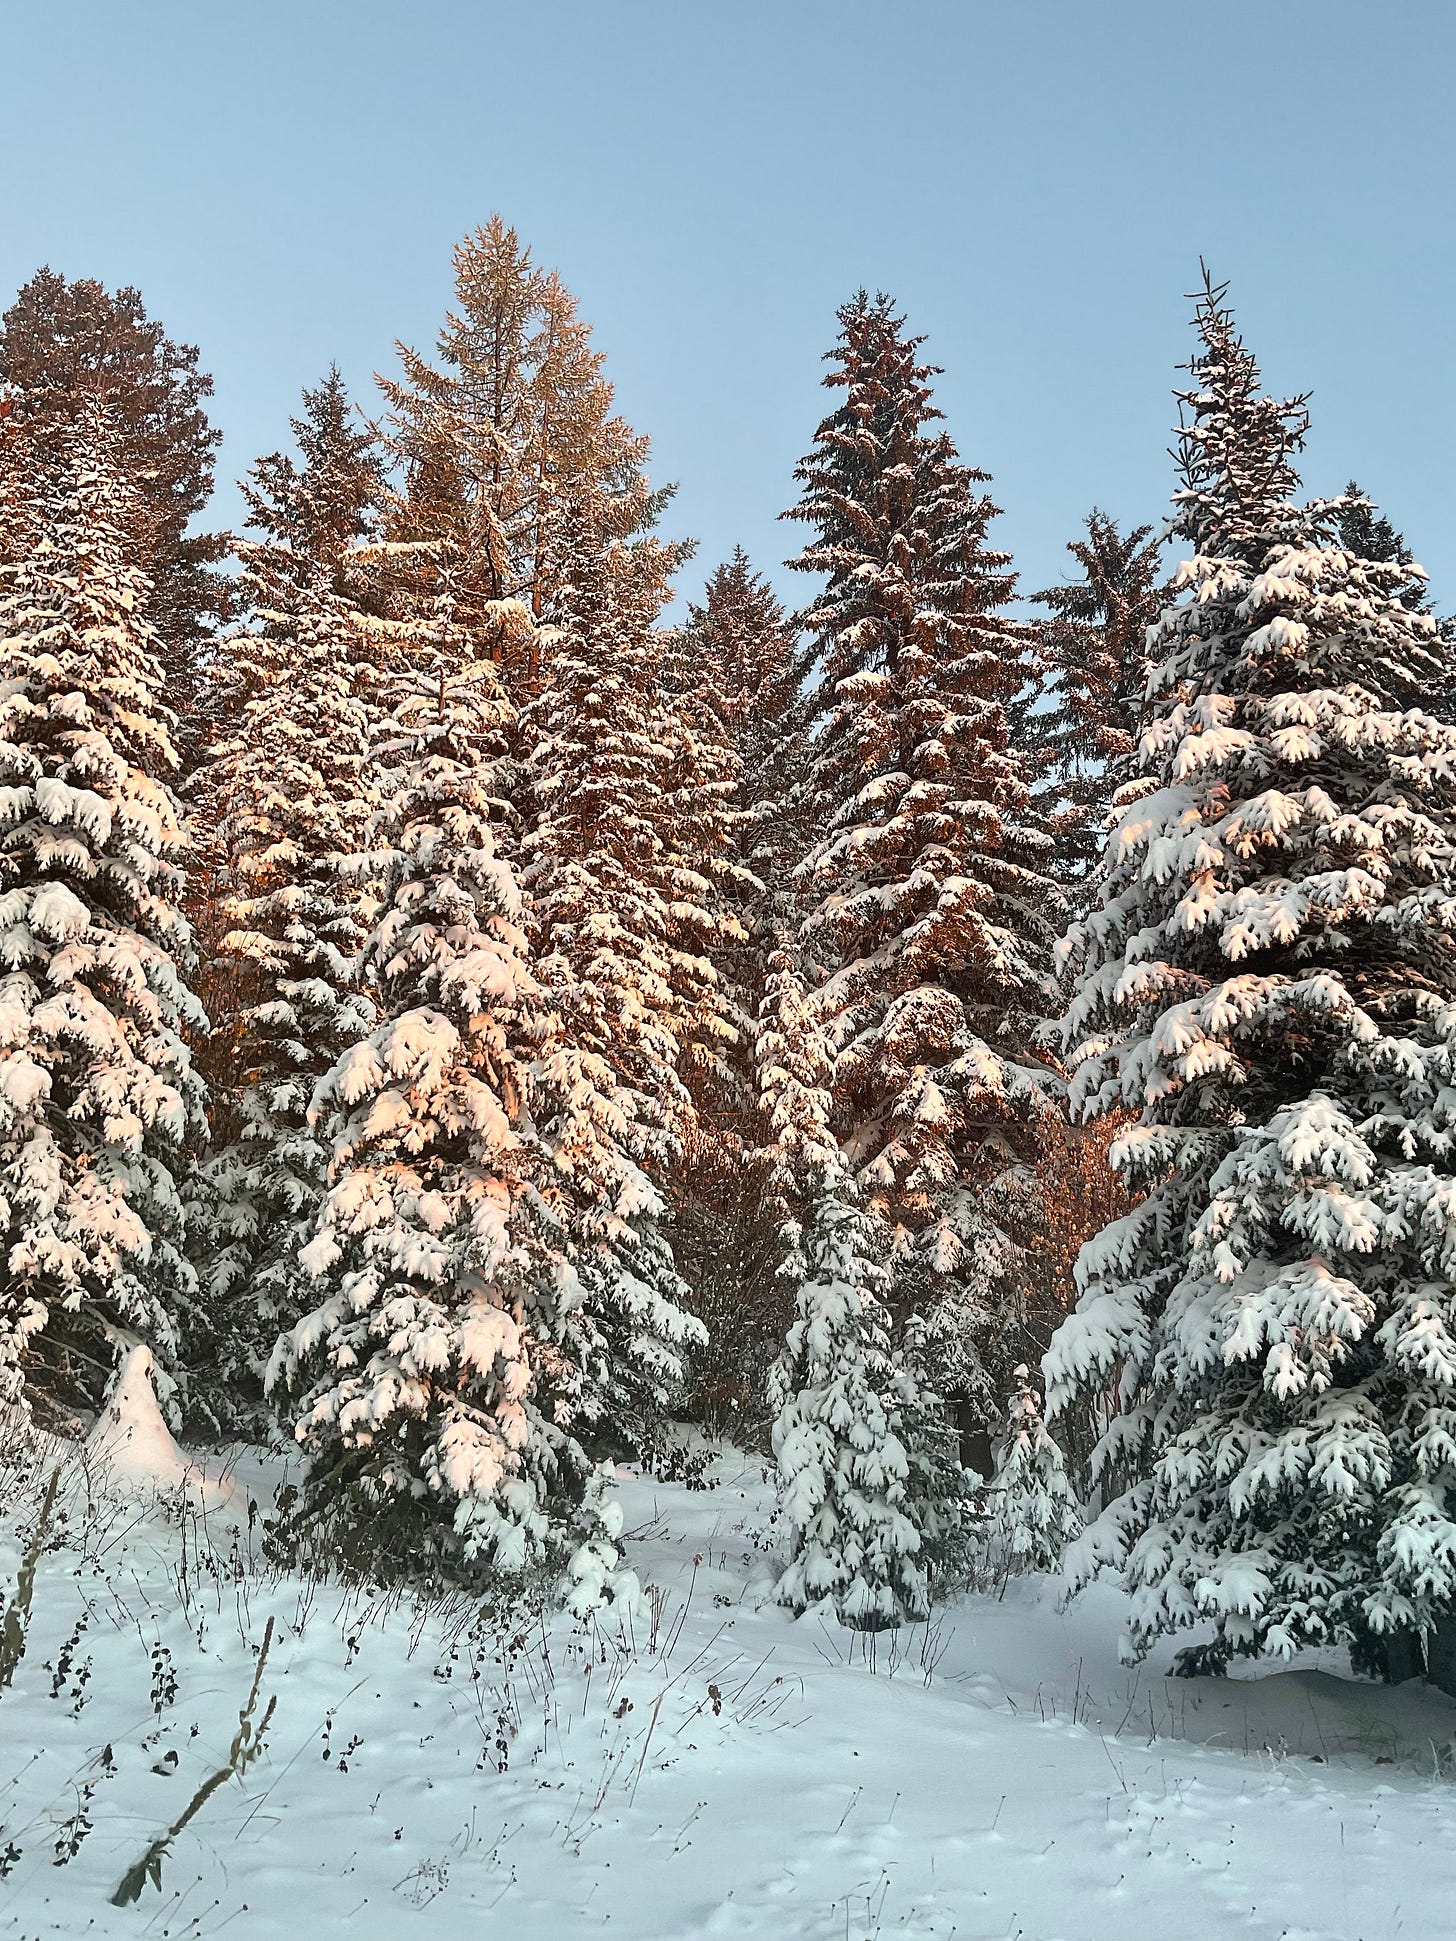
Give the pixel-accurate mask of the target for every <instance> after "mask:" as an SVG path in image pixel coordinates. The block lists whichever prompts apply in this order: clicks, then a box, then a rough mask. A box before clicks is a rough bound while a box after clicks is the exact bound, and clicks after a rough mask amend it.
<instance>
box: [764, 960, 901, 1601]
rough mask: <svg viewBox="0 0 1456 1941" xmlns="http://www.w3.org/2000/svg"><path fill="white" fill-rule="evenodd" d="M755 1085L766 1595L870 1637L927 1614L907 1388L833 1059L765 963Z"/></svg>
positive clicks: (782, 978) (786, 974) (802, 1008)
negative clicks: (841, 1122)
mask: <svg viewBox="0 0 1456 1941" xmlns="http://www.w3.org/2000/svg"><path fill="white" fill-rule="evenodd" d="M765 1010H766V1017H765V1025H764V1031H763V1032H762V1034H761V1036H760V1061H761V1067H762V1083H763V1088H764V1095H765V1102H766V1106H767V1111H768V1116H769V1121H770V1124H771V1125H772V1126H773V1128H774V1131H775V1134H776V1136H777V1139H778V1142H779V1150H780V1152H781V1154H782V1155H783V1158H782V1160H781V1168H782V1172H783V1175H784V1177H783V1181H782V1202H783V1205H784V1208H785V1224H784V1239H785V1266H786V1269H787V1270H788V1272H789V1273H790V1274H791V1275H792V1277H793V1279H794V1281H795V1283H796V1292H795V1304H794V1320H793V1323H792V1325H791V1326H790V1329H789V1333H788V1338H787V1340H786V1342H785V1344H784V1352H783V1355H782V1358H781V1360H780V1362H779V1364H778V1366H777V1368H776V1369H775V1370H774V1374H773V1380H772V1389H773V1396H774V1401H775V1405H776V1408H777V1416H776V1419H775V1422H774V1428H773V1450H774V1456H775V1458H776V1460H777V1463H778V1482H779V1503H780V1507H781V1509H782V1511H783V1517H784V1524H785V1528H786V1532H787V1541H788V1552H789V1556H788V1562H787V1565H786V1567H785V1569H784V1571H783V1573H782V1575H781V1576H780V1578H779V1580H778V1583H777V1585H776V1587H775V1591H774V1595H775V1597H776V1598H777V1600H778V1601H779V1603H781V1604H786V1605H787V1606H788V1607H789V1609H790V1610H792V1611H795V1612H803V1611H806V1610H808V1609H809V1608H810V1607H811V1606H814V1605H817V1604H819V1603H820V1602H822V1601H824V1600H826V1599H827V1600H829V1602H830V1603H831V1604H832V1606H833V1608H834V1610H835V1612H836V1614H837V1615H838V1617H839V1620H840V1622H841V1623H842V1624H845V1625H848V1626H849V1627H851V1628H852V1629H854V1630H860V1631H880V1630H885V1629H887V1628H889V1627H890V1626H893V1625H897V1624H901V1623H904V1622H905V1621H906V1620H907V1619H911V1620H913V1619H915V1618H921V1617H924V1616H925V1614H926V1612H927V1610H928V1609H929V1593H928V1590H927V1585H926V1576H925V1567H924V1563H923V1561H922V1559H921V1555H920V1552H921V1548H922V1543H921V1533H920V1530H919V1529H918V1528H917V1527H916V1523H915V1521H914V1520H913V1518H912V1515H911V1513H910V1484H911V1456H910V1452H909V1451H908V1450H907V1449H906V1446H905V1443H904V1441H903V1440H902V1438H901V1433H900V1428H901V1414H902V1408H903V1404H904V1401H905V1399H906V1398H905V1396H904V1394H903V1388H904V1385H905V1378H904V1377H903V1374H901V1373H900V1371H897V1370H896V1368H895V1366H894V1364H893V1362H892V1361H891V1358H890V1352H889V1317H888V1315H887V1312H886V1309H885V1296H886V1293H887V1291H888V1288H889V1280H890V1277H889V1274H888V1271H887V1270H886V1267H885V1262H884V1235H883V1232H882V1230H880V1229H879V1228H878V1227H877V1225H876V1223H875V1222H874V1221H873V1220H872V1219H871V1218H870V1217H869V1216H868V1215H867V1214H866V1213H865V1212H864V1211H863V1209H862V1208H861V1207H860V1206H859V1205H858V1203H857V1196H856V1192H855V1187H854V1182H853V1180H852V1179H851V1177H850V1175H849V1170H848V1168H847V1166H846V1165H845V1163H844V1161H843V1159H842V1157H841V1155H840V1152H839V1148H838V1145H837V1143H836V1142H835V1139H834V1136H833V1133H832V1132H831V1131H830V1129H829V1099H828V1094H827V1091H826V1089H825V1088H826V1085H827V1081H828V1077H829V1057H828V1051H827V1048H826V1046H825V1043H824V1038H823V1031H822V1026H821V1024H820V1022H819V1020H818V1019H817V1018H816V1017H815V1016H814V1014H813V1011H812V1009H811V1006H810V1004H809V1003H808V1001H807V999H806V994H805V992H804V988H803V985H802V982H801V981H800V978H799V976H798V973H797V971H796V970H795V968H794V965H793V963H792V960H791V958H790V956H789V954H788V952H787V951H786V950H785V951H780V952H779V953H777V954H776V955H775V957H774V959H773V964H772V969H771V974H770V979H769V993H768V997H767V998H766V1000H765Z"/></svg>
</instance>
